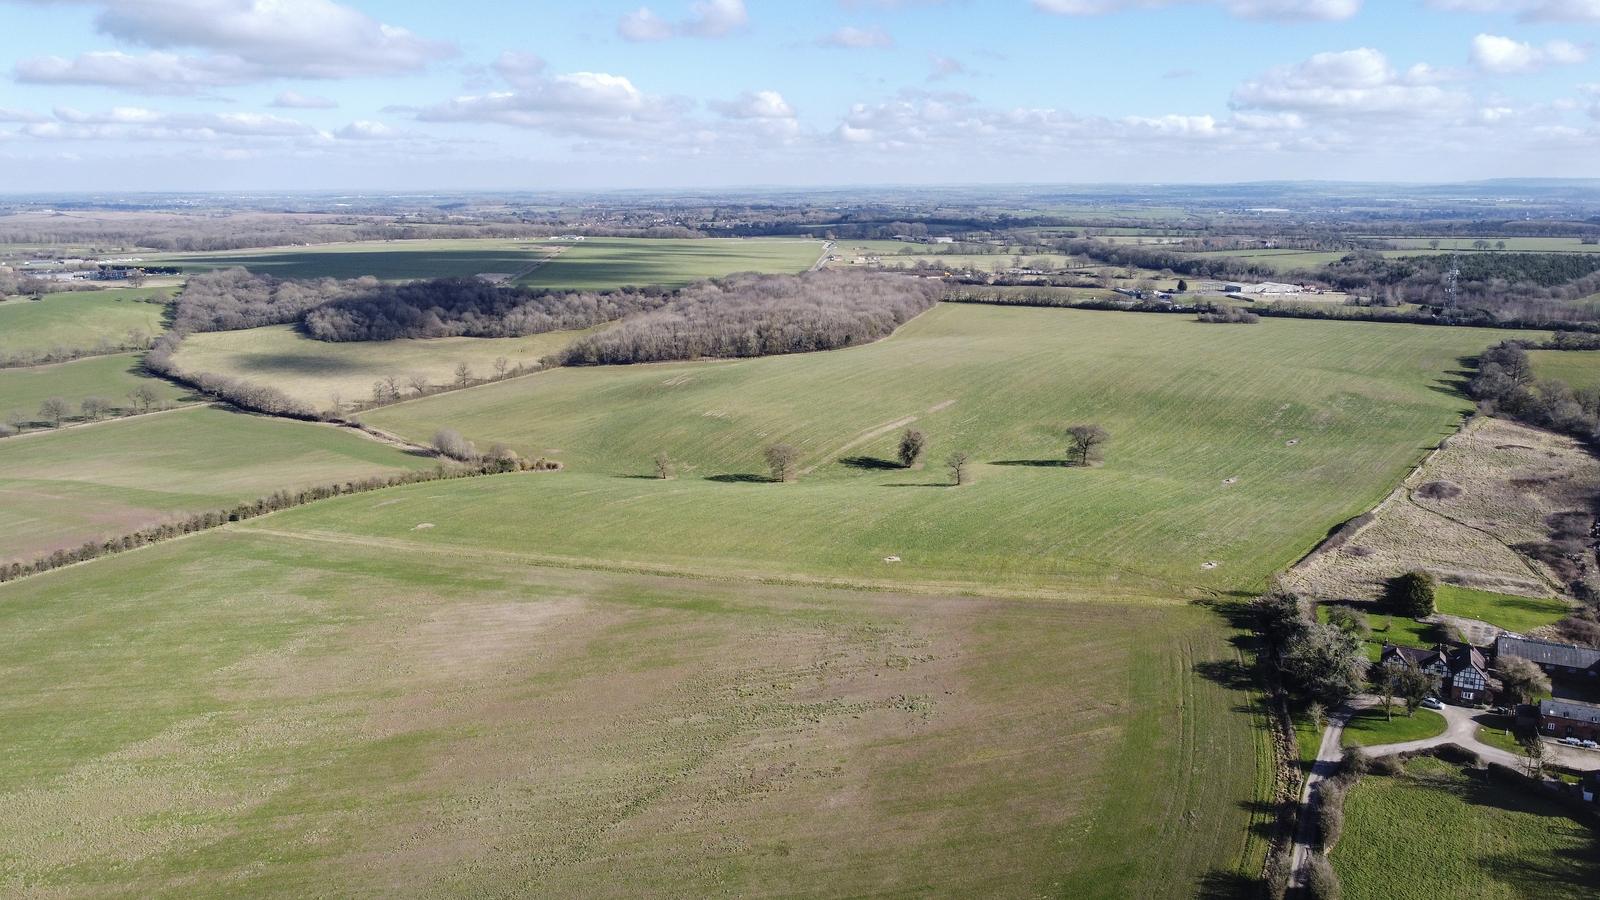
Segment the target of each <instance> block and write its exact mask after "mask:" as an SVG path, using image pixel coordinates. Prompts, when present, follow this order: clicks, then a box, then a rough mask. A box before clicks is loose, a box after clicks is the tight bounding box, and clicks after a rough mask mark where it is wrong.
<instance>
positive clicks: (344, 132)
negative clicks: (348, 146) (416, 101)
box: [333, 119, 405, 141]
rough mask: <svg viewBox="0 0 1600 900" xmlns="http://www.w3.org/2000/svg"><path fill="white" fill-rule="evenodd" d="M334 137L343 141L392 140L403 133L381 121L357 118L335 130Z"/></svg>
mask: <svg viewBox="0 0 1600 900" xmlns="http://www.w3.org/2000/svg"><path fill="white" fill-rule="evenodd" d="M333 135H334V137H336V138H339V139H340V140H344V141H392V140H395V139H396V138H400V137H404V136H405V134H404V133H403V132H401V131H397V130H396V129H394V128H391V127H389V126H388V125H385V124H383V123H382V122H372V121H368V120H366V119H359V120H357V121H354V122H351V123H350V124H349V125H346V126H344V127H343V128H341V129H339V130H338V131H335V132H334V133H333Z"/></svg>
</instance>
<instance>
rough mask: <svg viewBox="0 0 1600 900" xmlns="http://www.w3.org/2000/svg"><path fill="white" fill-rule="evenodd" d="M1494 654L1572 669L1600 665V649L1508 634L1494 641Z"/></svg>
mask: <svg viewBox="0 0 1600 900" xmlns="http://www.w3.org/2000/svg"><path fill="white" fill-rule="evenodd" d="M1494 654H1495V656H1496V657H1500V656H1505V655H1509V656H1520V657H1522V658H1523V659H1527V660H1531V661H1533V662H1536V663H1539V664H1540V665H1546V666H1566V667H1568V668H1571V669H1587V668H1590V667H1592V666H1596V665H1600V650H1591V649H1590V648H1588V647H1579V646H1577V645H1575V644H1557V643H1553V642H1551V641H1536V640H1533V639H1531V638H1522V637H1511V636H1510V635H1506V634H1502V635H1500V637H1499V638H1498V639H1497V640H1496V641H1495V642H1494Z"/></svg>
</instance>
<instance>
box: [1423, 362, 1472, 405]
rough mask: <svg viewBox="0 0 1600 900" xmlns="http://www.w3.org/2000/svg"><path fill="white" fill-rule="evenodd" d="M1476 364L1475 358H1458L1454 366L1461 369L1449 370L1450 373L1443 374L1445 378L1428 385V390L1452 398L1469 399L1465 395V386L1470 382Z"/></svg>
mask: <svg viewBox="0 0 1600 900" xmlns="http://www.w3.org/2000/svg"><path fill="white" fill-rule="evenodd" d="M1477 364H1478V358H1477V357H1475V356H1462V357H1458V358H1457V359H1456V365H1458V366H1461V368H1459V369H1451V370H1450V371H1448V372H1446V373H1444V375H1445V377H1444V378H1443V379H1442V380H1440V381H1438V382H1435V383H1433V384H1430V385H1428V390H1430V391H1434V392H1436V393H1440V394H1449V395H1450V396H1452V397H1462V398H1466V399H1471V398H1470V397H1468V395H1467V384H1468V383H1469V382H1471V381H1472V376H1473V374H1474V373H1473V371H1472V370H1473V369H1474V368H1475V367H1476V366H1477Z"/></svg>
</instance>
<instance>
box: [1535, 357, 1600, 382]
mask: <svg viewBox="0 0 1600 900" xmlns="http://www.w3.org/2000/svg"><path fill="white" fill-rule="evenodd" d="M1528 358H1529V360H1530V361H1531V362H1532V363H1533V374H1535V375H1537V376H1538V377H1540V378H1545V379H1549V380H1551V381H1564V382H1566V384H1567V386H1568V387H1570V388H1572V389H1574V390H1585V389H1591V388H1597V387H1600V350H1533V351H1530V352H1529V353H1528Z"/></svg>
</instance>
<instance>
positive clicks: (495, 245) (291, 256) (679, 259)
mask: <svg viewBox="0 0 1600 900" xmlns="http://www.w3.org/2000/svg"><path fill="white" fill-rule="evenodd" d="M558 250H559V251H560V252H559V255H556V256H554V257H551V254H552V253H554V252H556V251H558ZM821 253H822V242H821V241H817V240H809V239H804V238H751V239H741V238H701V239H690V240H669V239H654V238H590V239H588V240H585V241H570V242H569V241H542V240H538V241H535V240H472V239H464V240H429V241H374V242H360V243H346V244H321V245H316V246H310V247H275V248H270V249H265V250H242V251H228V252H220V253H189V254H167V255H162V256H158V257H153V258H152V259H153V260H154V261H156V262H159V263H162V264H165V265H175V266H181V267H182V268H183V269H184V271H185V272H196V271H206V270H210V269H220V268H227V267H230V266H243V267H245V268H247V269H250V270H251V271H253V272H261V273H263V274H267V275H276V276H278V277H280V278H323V277H330V278H358V277H361V276H364V275H372V276H375V277H377V278H382V279H388V280H405V279H413V278H470V277H472V276H474V275H479V274H486V273H500V274H507V275H517V274H520V273H524V272H527V274H526V275H525V277H523V278H521V279H520V281H519V283H521V284H526V285H532V286H535V287H551V288H574V289H584V290H593V289H605V288H616V287H622V286H624V285H645V284H661V285H667V286H672V287H676V286H681V285H684V284H688V283H689V282H691V281H697V280H699V279H702V278H711V277H715V276H721V275H728V274H731V273H734V272H744V271H759V272H803V271H805V270H806V269H808V268H810V267H811V265H812V264H813V263H815V262H816V261H817V257H818V256H820V255H821ZM547 258H548V261H544V260H546V259H547ZM542 261H543V262H542ZM535 266H537V267H536V268H535Z"/></svg>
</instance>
